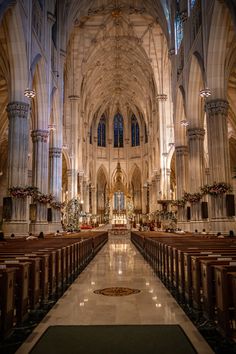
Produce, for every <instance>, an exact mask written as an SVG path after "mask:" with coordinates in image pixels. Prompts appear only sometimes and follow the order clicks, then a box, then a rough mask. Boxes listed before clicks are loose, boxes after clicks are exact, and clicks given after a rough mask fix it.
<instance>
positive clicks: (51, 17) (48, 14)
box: [47, 11, 56, 25]
mask: <svg viewBox="0 0 236 354" xmlns="http://www.w3.org/2000/svg"><path fill="white" fill-rule="evenodd" d="M47 19H48V21H49V22H51V25H53V24H54V23H55V22H56V17H55V16H54V15H53V14H52V13H51V12H50V11H48V13H47Z"/></svg>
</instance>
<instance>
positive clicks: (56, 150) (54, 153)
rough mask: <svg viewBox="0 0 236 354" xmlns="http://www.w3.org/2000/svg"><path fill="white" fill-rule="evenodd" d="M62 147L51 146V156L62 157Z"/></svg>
mask: <svg viewBox="0 0 236 354" xmlns="http://www.w3.org/2000/svg"><path fill="white" fill-rule="evenodd" d="M61 153H62V149H61V148H58V147H51V148H49V157H50V158H59V157H61Z"/></svg>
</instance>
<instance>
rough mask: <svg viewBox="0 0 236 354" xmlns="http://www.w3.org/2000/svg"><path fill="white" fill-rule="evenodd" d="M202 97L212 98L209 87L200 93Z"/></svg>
mask: <svg viewBox="0 0 236 354" xmlns="http://www.w3.org/2000/svg"><path fill="white" fill-rule="evenodd" d="M200 96H201V97H202V98H207V97H210V96H211V90H210V89H209V88H208V87H206V88H204V89H202V90H201V91H200Z"/></svg>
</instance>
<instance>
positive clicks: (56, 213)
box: [49, 147, 62, 232]
mask: <svg viewBox="0 0 236 354" xmlns="http://www.w3.org/2000/svg"><path fill="white" fill-rule="evenodd" d="M61 187H62V149H61V148H58V147H51V148H49V190H50V193H51V194H52V195H53V196H54V197H55V200H56V201H59V202H60V201H61ZM50 226H51V227H50V228H51V229H52V231H54V232H55V231H56V230H58V229H59V230H60V229H61V210H60V209H55V208H52V225H50Z"/></svg>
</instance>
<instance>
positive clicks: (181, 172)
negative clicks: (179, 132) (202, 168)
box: [175, 145, 189, 221]
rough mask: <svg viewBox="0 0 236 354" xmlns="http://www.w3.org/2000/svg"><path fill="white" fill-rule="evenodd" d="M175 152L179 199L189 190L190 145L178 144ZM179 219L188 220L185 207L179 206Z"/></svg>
mask: <svg viewBox="0 0 236 354" xmlns="http://www.w3.org/2000/svg"><path fill="white" fill-rule="evenodd" d="M175 152H176V163H175V165H176V184H177V199H181V198H182V197H183V195H184V192H185V191H187V190H188V178H189V176H188V173H189V169H188V162H189V161H188V147H187V146H185V145H180V146H176V147H175ZM178 221H186V212H185V208H184V207H178Z"/></svg>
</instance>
